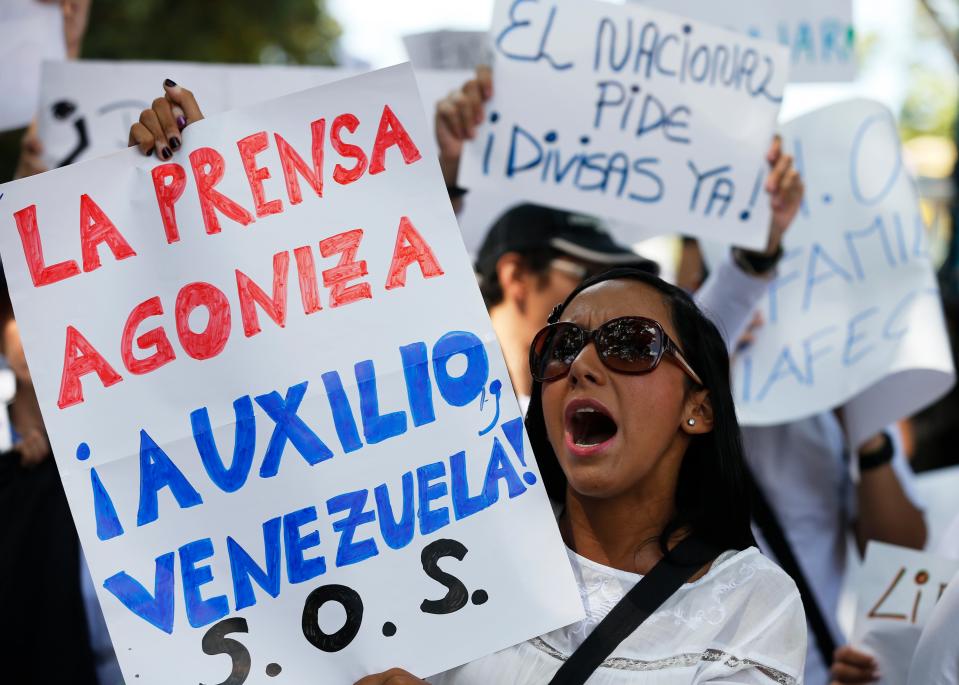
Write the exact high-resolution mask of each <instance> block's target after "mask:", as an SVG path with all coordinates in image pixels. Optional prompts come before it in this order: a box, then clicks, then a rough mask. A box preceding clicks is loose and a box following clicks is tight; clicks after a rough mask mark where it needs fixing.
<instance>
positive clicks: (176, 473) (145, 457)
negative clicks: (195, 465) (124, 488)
mask: <svg viewBox="0 0 959 685" xmlns="http://www.w3.org/2000/svg"><path fill="white" fill-rule="evenodd" d="M165 487H169V488H170V492H171V493H172V494H173V497H174V499H176V502H177V504H178V505H180V508H181V509H188V508H190V507H195V506H196V505H198V504H203V499H202V498H201V497H200V493H198V492H197V491H196V489H195V488H194V487H193V486H192V485H190V482H189V481H188V480H187V479H186V476H184V475H183V472H182V471H180V469H178V468H177V467H176V464H174V463H173V462H172V461H170V457H168V456H167V455H166V452H164V451H163V450H162V449H160V447H159V446H158V445H157V444H156V443H155V442H154V441H153V438H151V437H150V436H149V434H148V433H147V432H146V431H145V430H141V431H140V506H139V508H138V510H137V526H138V527H139V526H144V525H146V524H148V523H152V522H153V521H156V520H157V516H158V509H159V504H158V502H157V493H159V491H160V490H162V489H163V488H165Z"/></svg>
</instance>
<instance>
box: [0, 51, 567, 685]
mask: <svg viewBox="0 0 959 685" xmlns="http://www.w3.org/2000/svg"><path fill="white" fill-rule="evenodd" d="M429 135H430V133H429V129H428V127H427V125H426V122H425V120H424V118H423V115H422V107H421V104H420V101H419V97H418V95H417V93H416V87H415V83H414V79H413V74H412V71H411V70H410V68H409V67H408V66H400V67H393V68H391V69H385V70H382V71H379V72H375V73H372V74H369V75H365V76H360V77H356V78H354V79H349V80H346V81H341V82H338V83H334V84H330V85H328V86H324V87H321V88H316V89H313V90H308V91H304V92H301V93H297V94H294V95H290V96H287V97H285V98H282V99H279V100H276V101H272V102H268V103H264V104H261V105H258V106H255V107H251V108H249V109H245V110H235V111H232V112H229V113H225V114H222V115H220V116H217V117H215V118H212V119H207V120H205V121H202V122H199V123H197V124H195V125H193V126H191V127H190V128H188V129H187V130H186V131H185V132H184V135H183V143H184V147H183V149H182V150H181V151H178V152H177V153H176V155H175V157H174V158H173V159H172V160H171V161H169V162H165V163H160V162H158V161H157V160H156V159H155V158H152V157H151V158H145V157H143V156H142V155H139V154H138V153H137V152H136V151H134V150H127V151H124V152H120V153H117V154H114V155H111V156H108V157H104V158H101V159H96V160H91V161H88V162H85V163H82V164H78V165H74V166H71V167H68V168H64V169H59V170H55V171H51V172H49V173H45V174H40V175H38V176H35V177H33V178H28V179H25V180H23V181H18V182H15V183H9V184H6V185H4V186H0V227H2V229H3V230H2V231H0V252H2V256H3V263H4V267H5V271H6V276H7V279H8V282H9V284H10V289H11V294H12V297H13V302H14V306H15V308H16V313H17V321H18V323H19V324H20V328H21V333H22V335H23V340H24V344H25V348H26V351H27V356H28V360H29V363H30V368H31V370H32V371H33V374H34V382H35V385H36V388H37V395H38V397H39V400H40V405H41V409H42V411H43V415H44V420H45V422H46V425H47V428H48V429H49V432H50V439H51V443H52V445H53V451H54V454H55V455H56V459H57V466H58V468H59V470H60V474H61V477H62V479H63V482H64V487H65V490H66V493H67V496H68V499H69V502H70V506H71V509H72V512H73V515H74V519H75V521H76V525H77V529H78V531H79V534H80V537H81V540H82V542H83V546H84V551H85V553H86V558H87V560H88V562H89V565H90V571H91V575H92V577H93V579H94V584H95V585H96V587H97V591H98V594H99V598H100V602H101V604H102V606H103V609H104V614H105V616H106V619H107V623H108V625H109V628H110V633H111V636H112V638H113V641H114V644H115V646H116V652H117V655H118V657H119V659H120V664H121V666H122V668H123V671H124V674H125V677H126V679H127V682H131V683H133V682H137V683H163V684H167V683H181V682H199V683H219V682H223V681H225V679H226V678H227V677H228V676H230V677H232V678H233V679H232V680H230V681H229V682H234V683H242V682H245V681H247V680H248V682H250V683H266V682H272V681H271V679H270V678H271V677H272V676H275V675H277V674H278V673H282V676H283V679H284V681H288V682H353V681H354V680H356V679H358V678H360V677H361V676H363V675H365V674H368V673H370V672H375V671H379V670H383V669H385V668H387V667H391V666H403V667H406V668H408V669H409V670H411V671H412V672H414V673H417V674H419V675H422V676H425V675H429V674H432V673H433V672H436V671H440V670H444V669H447V668H450V667H453V666H456V665H458V664H461V663H464V662H466V661H468V660H471V659H474V658H477V657H479V656H480V655H483V654H486V653H489V652H492V651H494V650H498V649H502V648H505V647H507V646H509V645H512V644H515V643H517V642H520V641H523V640H525V639H528V638H530V637H532V636H535V635H538V634H541V633H543V632H546V631H549V630H553V629H555V628H557V627H560V626H562V625H566V624H568V623H571V622H573V621H575V620H577V619H578V618H580V617H581V615H582V604H581V602H580V599H579V594H578V592H577V590H576V586H575V582H574V579H573V576H572V572H571V570H570V567H569V564H568V561H567V559H566V554H565V552H564V549H563V546H562V543H561V540H560V538H559V534H558V531H557V527H556V524H555V520H554V519H553V516H552V511H551V509H550V507H549V505H548V501H547V497H546V494H545V491H544V489H543V487H542V485H541V482H540V479H539V475H538V472H537V469H536V465H535V460H534V459H533V458H532V453H531V451H530V447H529V444H528V442H527V441H526V440H525V438H524V435H523V430H522V421H521V415H520V411H519V408H518V406H517V404H516V402H515V399H514V397H513V395H512V393H511V392H509V391H508V388H509V386H508V383H509V378H508V376H507V372H506V367H505V365H504V363H503V360H502V356H501V353H500V351H499V345H498V344H497V342H496V338H495V336H494V334H493V331H492V329H491V327H490V323H489V319H488V317H487V315H486V312H485V309H484V307H483V302H482V299H481V297H480V295H479V292H478V290H477V288H476V283H475V278H474V276H473V273H472V270H471V268H470V263H469V260H468V259H467V256H466V253H465V251H464V248H463V244H462V241H461V239H460V237H459V232H458V231H457V230H456V223H455V219H454V217H453V213H452V211H451V208H450V204H449V201H448V199H447V197H446V194H445V190H444V188H443V184H442V179H441V176H440V171H439V167H438V165H437V163H436V161H435V159H434V158H432V157H431V156H428V155H427V154H425V153H424V152H423V151H424V150H425V149H426V145H425V142H426V141H427V140H428V139H429ZM344 617H345V618H344ZM231 660H232V661H231ZM231 663H232V665H231Z"/></svg>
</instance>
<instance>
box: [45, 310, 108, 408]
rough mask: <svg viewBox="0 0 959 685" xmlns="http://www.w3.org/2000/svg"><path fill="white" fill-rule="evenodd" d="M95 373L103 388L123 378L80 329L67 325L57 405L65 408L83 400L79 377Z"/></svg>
mask: <svg viewBox="0 0 959 685" xmlns="http://www.w3.org/2000/svg"><path fill="white" fill-rule="evenodd" d="M91 372H93V373H96V374H97V377H98V378H99V379H100V382H101V383H103V387H104V388H109V387H110V386H111V385H114V384H115V383H119V382H120V381H122V380H123V379H122V378H121V377H120V374H118V373H117V372H116V371H115V370H114V369H113V367H112V366H110V364H109V363H108V362H107V360H106V359H104V358H103V356H102V355H101V354H100V353H99V352H97V351H96V350H95V349H94V347H93V345H91V344H90V343H89V342H88V341H87V339H86V338H84V337H83V336H82V335H81V334H80V331H78V330H77V329H76V328H74V327H73V326H67V339H66V345H65V351H64V353H63V374H62V375H61V376H60V397H59V398H58V399H57V406H58V407H60V409H66V408H67V407H71V406H73V405H74V404H79V403H81V402H83V385H82V384H81V383H80V378H81V377H83V376H85V375H87V374H88V373H91Z"/></svg>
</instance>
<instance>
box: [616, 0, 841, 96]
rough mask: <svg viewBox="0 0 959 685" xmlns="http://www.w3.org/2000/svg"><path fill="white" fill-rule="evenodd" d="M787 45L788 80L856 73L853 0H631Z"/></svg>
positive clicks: (838, 78)
mask: <svg viewBox="0 0 959 685" xmlns="http://www.w3.org/2000/svg"><path fill="white" fill-rule="evenodd" d="M632 1H633V2H637V3H640V4H643V5H647V6H649V7H656V8H658V9H661V10H665V11H667V12H675V13H676V14H681V15H683V16H686V17H690V18H692V19H696V20H698V21H705V22H707V23H710V24H715V25H717V26H724V27H726V28H729V29H732V30H733V31H739V32H741V33H745V34H748V35H750V36H755V37H757V38H764V39H766V40H775V41H778V42H779V43H781V44H782V45H785V46H786V47H787V48H789V60H790V69H789V80H790V81H792V82H820V81H852V80H853V79H855V78H856V46H855V31H854V30H853V22H852V0H805V1H804V2H791V1H790V0H725V2H722V1H718V0H632Z"/></svg>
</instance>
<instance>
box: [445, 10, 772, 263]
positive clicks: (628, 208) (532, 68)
mask: <svg viewBox="0 0 959 685" xmlns="http://www.w3.org/2000/svg"><path fill="white" fill-rule="evenodd" d="M490 38H491V40H492V43H493V67H494V74H493V82H494V93H493V99H492V101H491V102H490V103H489V104H488V106H487V117H486V120H485V122H484V123H483V125H482V126H481V127H480V129H479V131H478V133H477V136H476V140H475V142H473V143H471V144H469V145H467V146H466V148H465V151H464V157H463V165H462V166H463V168H462V169H461V172H460V173H461V177H462V178H461V185H463V186H464V187H466V188H470V189H478V190H487V189H496V190H501V191H502V192H504V193H509V194H510V195H511V196H513V197H515V198H516V199H517V200H527V201H532V202H539V203H541V204H547V205H554V206H557V207H561V208H564V209H569V210H573V211H579V212H584V213H589V214H594V215H597V216H602V217H606V218H610V219H618V220H622V221H624V222H626V223H628V224H631V225H634V226H639V227H641V228H638V229H637V237H649V236H652V235H662V234H665V233H689V234H692V235H699V236H704V237H706V236H711V237H712V238H713V239H720V240H724V241H726V242H732V243H735V244H737V245H743V246H747V247H750V246H751V247H756V248H758V247H761V246H763V245H765V244H766V240H767V232H768V228H769V208H768V204H767V202H766V201H765V197H766V196H765V193H764V192H762V180H763V177H764V176H765V173H766V169H765V168H764V163H763V160H764V156H765V152H766V150H767V149H768V147H769V144H770V141H771V140H772V136H773V129H774V127H775V122H776V115H777V112H778V111H779V102H780V99H781V94H782V87H783V84H784V83H785V80H786V69H787V58H786V50H785V48H783V47H781V46H779V45H776V44H773V43H767V42H765V41H760V40H756V39H754V38H749V37H747V36H743V35H740V34H736V33H733V32H730V31H726V30H724V29H719V28H715V27H712V26H708V25H706V24H702V23H699V22H695V21H692V20H688V19H684V18H681V17H678V16H675V15H672V14H666V13H664V12H660V11H657V10H651V9H648V8H646V7H642V6H639V5H613V4H610V3H608V2H597V1H585V2H576V3H557V2H543V3H538V2H526V1H524V0H512V1H510V0H499V1H498V2H497V3H496V7H495V10H494V15H493V24H492V30H491V31H490Z"/></svg>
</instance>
